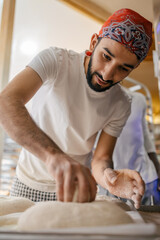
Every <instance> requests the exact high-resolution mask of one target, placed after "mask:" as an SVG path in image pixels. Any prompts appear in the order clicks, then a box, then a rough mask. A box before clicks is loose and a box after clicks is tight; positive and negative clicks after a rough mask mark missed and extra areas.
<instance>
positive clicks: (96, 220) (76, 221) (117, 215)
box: [18, 200, 133, 231]
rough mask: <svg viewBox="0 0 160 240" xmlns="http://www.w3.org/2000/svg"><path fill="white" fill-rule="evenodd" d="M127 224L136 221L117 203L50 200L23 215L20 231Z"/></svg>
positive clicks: (19, 226)
mask: <svg viewBox="0 0 160 240" xmlns="http://www.w3.org/2000/svg"><path fill="white" fill-rule="evenodd" d="M127 223H133V220H132V219H131V218H130V217H129V216H128V215H127V214H126V213H125V211H124V210H123V209H121V208H120V207H119V206H117V205H116V204H115V203H112V202H109V201H106V200H96V201H94V202H91V203H74V202H68V203H65V202H58V201H56V202H51V201H50V202H41V203H37V204H36V205H35V206H33V207H31V208H29V209H27V210H26V211H25V212H24V213H22V214H21V216H20V218H19V221H18V230H20V231H37V230H49V229H52V228H74V227H94V226H109V225H118V224H127Z"/></svg>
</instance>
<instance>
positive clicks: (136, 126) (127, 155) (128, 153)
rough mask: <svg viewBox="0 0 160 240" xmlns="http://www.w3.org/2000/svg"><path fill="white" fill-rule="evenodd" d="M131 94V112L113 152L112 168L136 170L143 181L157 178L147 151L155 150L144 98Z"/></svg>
mask: <svg viewBox="0 0 160 240" xmlns="http://www.w3.org/2000/svg"><path fill="white" fill-rule="evenodd" d="M130 94H131V95H132V104H131V114H130V116H129V118H128V120H127V122H126V125H125V127H124V128H123V130H122V132H121V135H120V137H119V138H118V139H117V143H116V146H115V149H114V152H113V162H114V169H123V168H129V169H133V170H136V171H138V172H139V173H140V174H141V176H142V178H143V180H144V182H145V183H149V182H152V181H154V180H155V179H157V173H156V169H155V167H154V164H153V162H152V161H151V160H150V159H149V156H148V154H147V153H150V152H156V150H155V145H154V141H153V140H152V138H151V134H150V133H149V129H148V126H147V122H146V118H145V116H146V99H145V97H144V95H142V94H141V93H138V92H134V93H130Z"/></svg>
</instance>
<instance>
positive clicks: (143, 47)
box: [99, 8, 152, 61]
mask: <svg viewBox="0 0 160 240" xmlns="http://www.w3.org/2000/svg"><path fill="white" fill-rule="evenodd" d="M99 37H101V38H104V37H106V38H110V39H112V40H115V41H117V42H119V43H121V44H122V45H124V46H125V47H127V48H128V49H129V50H130V51H131V52H132V53H134V54H136V56H137V57H138V59H139V60H140V61H142V60H143V59H144V58H145V57H146V56H147V53H148V51H149V48H150V46H151V44H152V23H151V22H150V21H148V20H147V19H145V18H144V17H142V16H141V15H140V14H138V13H137V12H135V11H133V10H131V9H126V8H124V9H121V10H118V11H116V12H115V13H114V14H113V15H112V16H110V17H109V18H108V19H107V21H106V22H105V23H104V24H103V26H102V28H101V30H100V31H99Z"/></svg>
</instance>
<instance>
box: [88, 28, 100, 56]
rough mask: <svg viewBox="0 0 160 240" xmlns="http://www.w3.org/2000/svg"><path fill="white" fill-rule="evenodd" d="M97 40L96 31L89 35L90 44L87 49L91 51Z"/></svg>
mask: <svg viewBox="0 0 160 240" xmlns="http://www.w3.org/2000/svg"><path fill="white" fill-rule="evenodd" d="M97 41H98V34H97V33H94V34H93V35H92V37H91V42H90V46H89V50H90V51H91V52H93V50H94V48H95V46H96V44H97Z"/></svg>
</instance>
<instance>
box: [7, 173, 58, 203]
mask: <svg viewBox="0 0 160 240" xmlns="http://www.w3.org/2000/svg"><path fill="white" fill-rule="evenodd" d="M10 196H14V197H24V198H28V199H30V200H31V201H33V202H41V201H56V200H57V198H56V193H55V192H43V191H39V190H36V189H32V188H30V187H28V186H26V185H25V184H23V183H22V182H20V181H19V179H18V178H17V177H15V178H14V180H13V183H12V187H11V190H10Z"/></svg>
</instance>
